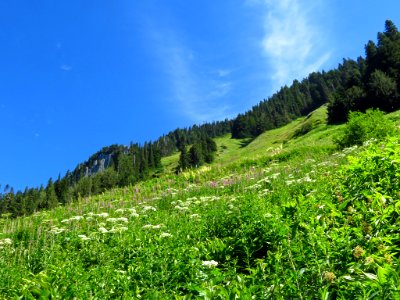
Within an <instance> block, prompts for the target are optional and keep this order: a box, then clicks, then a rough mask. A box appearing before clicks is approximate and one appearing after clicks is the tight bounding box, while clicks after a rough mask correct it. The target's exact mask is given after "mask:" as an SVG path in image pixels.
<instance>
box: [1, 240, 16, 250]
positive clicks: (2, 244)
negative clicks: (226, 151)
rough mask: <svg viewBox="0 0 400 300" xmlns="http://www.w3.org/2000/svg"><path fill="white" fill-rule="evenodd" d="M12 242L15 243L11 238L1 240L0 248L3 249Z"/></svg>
mask: <svg viewBox="0 0 400 300" xmlns="http://www.w3.org/2000/svg"><path fill="white" fill-rule="evenodd" d="M12 243H13V242H12V240H11V239H9V238H5V239H2V240H0V249H3V248H4V247H5V246H11V245H12Z"/></svg>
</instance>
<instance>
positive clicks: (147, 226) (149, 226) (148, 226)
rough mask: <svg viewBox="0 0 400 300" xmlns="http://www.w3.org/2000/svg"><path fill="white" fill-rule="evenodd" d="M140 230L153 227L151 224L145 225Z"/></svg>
mask: <svg viewBox="0 0 400 300" xmlns="http://www.w3.org/2000/svg"><path fill="white" fill-rule="evenodd" d="M142 228H144V229H147V228H153V225H151V224H147V225H144V226H143V227H142Z"/></svg>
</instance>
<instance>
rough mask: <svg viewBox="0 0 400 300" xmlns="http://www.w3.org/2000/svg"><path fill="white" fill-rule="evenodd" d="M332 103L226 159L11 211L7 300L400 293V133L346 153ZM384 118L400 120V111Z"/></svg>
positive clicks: (5, 249) (1, 231) (3, 275)
mask: <svg viewBox="0 0 400 300" xmlns="http://www.w3.org/2000/svg"><path fill="white" fill-rule="evenodd" d="M326 115H327V109H326V107H325V106H322V107H321V108H319V109H317V110H316V111H314V112H312V113H311V114H309V115H308V116H306V117H302V118H299V119H297V120H295V121H293V122H292V123H290V124H288V125H286V126H284V127H281V128H278V129H274V130H270V131H267V132H265V133H264V134H261V135H260V136H258V137H257V138H255V139H243V140H236V139H231V137H230V136H229V135H226V136H224V137H221V138H217V139H215V141H216V143H217V146H218V151H217V155H216V158H215V161H214V162H213V163H212V164H210V165H205V166H202V167H200V168H199V169H193V170H187V171H185V172H182V173H180V174H178V175H177V174H175V172H174V169H175V168H176V166H177V165H178V160H179V154H178V153H176V154H174V155H172V156H170V157H166V158H163V159H162V164H163V166H164V172H163V174H161V175H160V176H159V177H157V178H153V179H151V180H148V181H145V182H140V183H138V184H137V185H133V186H128V187H125V188H119V189H113V190H109V191H106V192H104V193H102V194H100V195H96V196H92V197H87V198H79V199H75V201H74V202H73V203H71V204H69V205H67V206H59V207H57V208H56V209H54V210H49V211H41V212H37V213H35V214H34V215H32V216H29V217H19V218H17V219H11V218H10V217H9V216H7V215H3V216H2V218H0V298H1V299H373V298H376V299H399V298H400V278H399V276H400V275H399V274H400V268H399V245H400V232H399V228H400V226H399V225H400V219H399V215H400V201H399V196H400V194H399V188H400V168H399V164H400V144H399V143H400V141H399V138H398V137H396V135H394V136H391V137H387V138H386V139H382V140H369V141H367V142H365V143H364V144H363V145H362V146H353V147H350V148H344V149H342V150H339V149H338V148H337V146H336V144H335V143H334V140H335V137H336V138H337V137H338V136H340V135H341V134H342V132H343V131H344V128H345V125H339V126H334V125H327V124H326V123H327V122H326V119H327V116H326ZM386 118H388V119H390V120H392V121H394V122H395V123H396V124H397V125H399V124H400V113H399V112H395V113H392V114H389V115H387V116H386Z"/></svg>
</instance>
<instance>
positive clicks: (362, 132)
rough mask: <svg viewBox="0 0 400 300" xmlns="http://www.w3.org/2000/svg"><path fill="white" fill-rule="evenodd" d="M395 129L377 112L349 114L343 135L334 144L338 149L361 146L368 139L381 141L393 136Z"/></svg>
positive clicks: (381, 113)
mask: <svg viewBox="0 0 400 300" xmlns="http://www.w3.org/2000/svg"><path fill="white" fill-rule="evenodd" d="M395 130H396V127H395V125H394V123H393V122H392V121H390V120H388V119H387V118H385V115H384V114H383V112H381V111H380V110H379V109H378V110H372V109H370V110H367V112H366V113H365V114H364V113H361V112H350V114H349V121H348V122H347V124H346V127H345V129H344V133H343V135H342V136H340V137H336V138H335V140H334V142H335V143H336V144H337V145H338V147H339V148H345V147H350V146H353V145H362V144H363V142H365V141H367V140H369V139H372V138H374V139H378V140H380V139H383V138H385V137H386V136H388V135H392V134H394V132H395Z"/></svg>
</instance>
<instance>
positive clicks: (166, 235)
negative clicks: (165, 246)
mask: <svg viewBox="0 0 400 300" xmlns="http://www.w3.org/2000/svg"><path fill="white" fill-rule="evenodd" d="M160 237H162V238H165V237H172V234H170V233H168V232H163V233H161V235H160Z"/></svg>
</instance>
